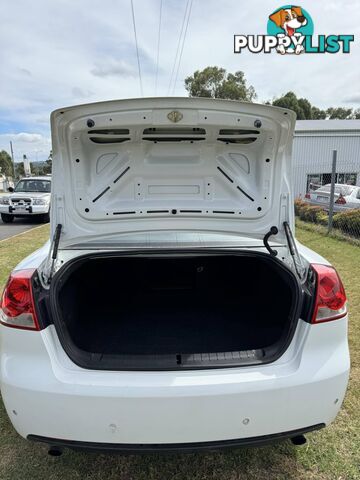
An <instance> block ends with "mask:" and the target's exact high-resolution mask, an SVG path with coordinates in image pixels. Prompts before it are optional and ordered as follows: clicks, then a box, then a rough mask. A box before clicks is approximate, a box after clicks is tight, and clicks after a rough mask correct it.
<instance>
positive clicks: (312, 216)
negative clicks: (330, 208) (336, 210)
mask: <svg viewBox="0 0 360 480" xmlns="http://www.w3.org/2000/svg"><path fill="white" fill-rule="evenodd" d="M295 215H297V216H298V217H300V218H301V220H304V221H305V222H313V223H323V221H324V217H325V218H326V217H327V216H326V214H325V212H324V211H323V209H322V208H321V207H316V206H312V205H309V204H308V203H306V202H304V201H302V200H300V199H296V200H295Z"/></svg>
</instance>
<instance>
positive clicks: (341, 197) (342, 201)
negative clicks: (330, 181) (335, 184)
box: [335, 195, 346, 205]
mask: <svg viewBox="0 0 360 480" xmlns="http://www.w3.org/2000/svg"><path fill="white" fill-rule="evenodd" d="M335 203H337V204H338V205H339V204H340V205H345V203H346V200H345V198H344V197H343V196H342V195H340V196H339V198H338V199H337V200H336V202H335Z"/></svg>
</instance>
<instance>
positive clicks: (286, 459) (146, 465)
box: [0, 227, 360, 480]
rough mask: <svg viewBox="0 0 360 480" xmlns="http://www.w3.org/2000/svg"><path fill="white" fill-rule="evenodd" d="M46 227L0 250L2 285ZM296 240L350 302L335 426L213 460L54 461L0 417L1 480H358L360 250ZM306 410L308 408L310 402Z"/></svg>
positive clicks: (308, 237) (315, 238) (304, 234)
mask: <svg viewBox="0 0 360 480" xmlns="http://www.w3.org/2000/svg"><path fill="white" fill-rule="evenodd" d="M47 235H48V229H47V227H42V228H39V229H37V230H32V231H30V232H28V233H25V234H24V235H22V236H19V237H16V238H14V239H11V240H6V241H4V242H0V272H1V276H0V285H1V284H3V283H4V281H5V278H6V277H7V275H8V273H9V272H10V270H11V268H12V267H13V266H14V265H16V263H17V262H18V261H19V260H20V259H21V258H22V257H24V256H25V255H26V254H27V253H29V252H31V251H33V250H34V249H35V248H37V247H39V246H40V245H41V244H42V243H43V242H44V241H45V240H46V237H47ZM297 238H298V239H299V240H300V241H301V242H302V243H304V244H305V245H307V246H308V247H310V248H312V249H314V250H315V251H317V252H318V253H320V254H321V255H323V256H325V257H326V258H327V259H328V260H330V261H331V262H332V263H333V264H334V265H335V266H336V268H337V269H338V271H339V273H340V275H341V277H342V279H343V281H344V284H345V287H346V290H347V294H348V297H349V301H350V313H351V321H350V348H351V355H352V371H351V379H350V386H349V390H348V393H347V396H346V400H345V403H344V405H343V407H342V410H341V413H340V414H339V416H338V417H337V420H336V422H335V423H334V424H333V425H331V426H330V427H328V428H326V429H324V430H321V431H319V432H316V433H313V434H309V435H308V443H307V445H305V446H303V447H294V446H292V445H291V444H290V442H283V443H281V444H278V445H275V446H271V447H262V448H252V449H239V450H233V451H228V452H224V453H215V454H206V455H205V454H191V455H163V456H160V455H155V456H149V455H145V456H116V455H114V456H108V455H97V454H84V453H76V452H71V451H66V452H65V453H64V454H63V455H62V456H61V457H59V458H52V457H49V456H47V454H46V448H45V447H42V446H39V445H35V444H32V443H30V442H27V441H26V440H23V439H22V438H21V437H19V436H18V435H17V434H16V433H15V431H14V430H13V428H12V427H11V425H10V422H9V420H8V418H7V416H6V414H5V410H4V408H1V409H0V432H1V436H0V479H1V480H10V479H11V480H25V479H30V478H31V479H33V480H38V479H39V480H40V479H47V480H60V479H61V480H75V479H82V480H87V479H88V480H100V479H101V480H103V479H106V480H115V479H116V480H125V479H126V480H154V479H161V480H165V479H169V478H171V479H174V480H181V479H192V480H205V479H216V480H235V479H237V480H240V479H243V480H260V479H261V480H263V479H264V478H266V480H285V479H286V480H292V479H319V480H323V479H334V480H335V479H336V480H350V479H360V436H359V435H360V382H359V380H360V337H359V329H360V277H359V273H360V249H359V247H356V246H354V245H350V244H349V243H346V242H341V241H339V240H337V239H334V238H329V237H325V236H322V235H319V234H318V233H316V232H313V231H308V230H304V229H302V228H298V229H297ZM309 408H311V400H309Z"/></svg>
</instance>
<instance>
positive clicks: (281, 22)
mask: <svg viewBox="0 0 360 480" xmlns="http://www.w3.org/2000/svg"><path fill="white" fill-rule="evenodd" d="M269 18H270V20H271V21H273V22H274V23H275V25H276V26H278V27H280V28H282V29H283V30H284V32H285V34H280V35H279V36H285V35H288V36H289V37H292V36H293V35H299V34H296V29H297V28H300V27H304V26H305V25H306V24H307V20H306V18H305V16H304V15H303V13H302V10H301V7H294V6H292V7H291V8H281V9H280V10H278V11H277V12H275V13H273V14H271V15H270V16H269ZM303 50H304V47H303V46H302V45H297V46H296V48H295V53H296V54H297V55H298V54H299V53H301V52H302V51H303ZM278 52H279V53H281V54H282V55H284V54H285V53H286V50H285V47H284V45H279V47H278Z"/></svg>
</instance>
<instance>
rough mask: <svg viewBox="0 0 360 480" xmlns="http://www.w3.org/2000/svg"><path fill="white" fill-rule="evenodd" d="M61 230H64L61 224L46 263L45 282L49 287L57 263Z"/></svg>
mask: <svg viewBox="0 0 360 480" xmlns="http://www.w3.org/2000/svg"><path fill="white" fill-rule="evenodd" d="M61 229H62V225H61V223H59V224H58V225H56V228H55V233H54V236H53V240H52V242H51V246H50V251H49V255H48V258H47V261H46V267H45V269H44V272H43V280H44V282H45V284H47V285H48V284H49V283H50V282H51V279H52V276H53V274H54V269H55V262H56V258H57V253H58V249H59V242H60V235H61Z"/></svg>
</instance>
